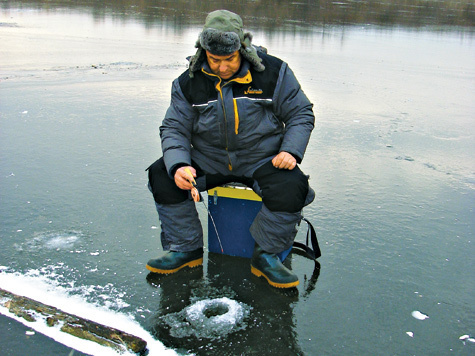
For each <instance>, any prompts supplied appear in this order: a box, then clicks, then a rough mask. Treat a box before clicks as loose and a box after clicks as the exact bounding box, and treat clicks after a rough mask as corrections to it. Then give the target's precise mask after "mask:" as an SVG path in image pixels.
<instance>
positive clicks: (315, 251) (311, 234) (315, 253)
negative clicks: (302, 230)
mask: <svg viewBox="0 0 475 356" xmlns="http://www.w3.org/2000/svg"><path fill="white" fill-rule="evenodd" d="M302 220H303V221H305V222H306V223H307V226H308V229H307V240H306V242H305V244H303V243H301V242H297V241H294V245H293V247H295V248H300V249H302V250H303V251H304V252H305V256H306V257H308V258H310V259H311V260H313V261H315V262H317V258H319V257H320V256H321V255H322V252H321V251H320V246H318V240H317V233H316V232H315V229H314V227H313V225H312V224H311V223H310V221H308V220H307V219H305V218H304V217H302ZM309 239H310V242H311V244H312V248H310V246H309V244H308V240H309Z"/></svg>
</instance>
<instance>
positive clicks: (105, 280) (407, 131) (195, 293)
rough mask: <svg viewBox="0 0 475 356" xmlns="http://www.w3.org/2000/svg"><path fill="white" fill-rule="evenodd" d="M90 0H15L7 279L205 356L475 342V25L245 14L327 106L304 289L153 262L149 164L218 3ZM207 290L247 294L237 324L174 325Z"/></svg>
mask: <svg viewBox="0 0 475 356" xmlns="http://www.w3.org/2000/svg"><path fill="white" fill-rule="evenodd" d="M86 3H87V5H84V6H77V7H76V6H72V5H69V4H68V2H65V1H64V2H61V1H57V2H55V4H57V5H58V6H49V7H47V6H46V5H44V4H43V2H41V1H37V2H34V1H32V2H24V3H23V4H21V6H20V4H19V3H16V2H8V1H2V2H1V4H2V7H1V9H0V41H1V43H2V46H1V49H0V63H1V65H0V157H1V160H0V199H1V205H0V219H1V226H0V241H1V244H2V248H1V249H0V266H1V267H0V288H3V289H7V290H10V291H12V292H15V291H18V292H19V293H20V292H23V293H25V294H28V293H30V295H29V296H30V297H33V298H34V297H35V296H38V297H39V298H40V297H41V298H44V299H45V300H44V301H45V302H48V300H49V301H50V302H51V303H53V304H55V306H57V307H63V308H68V307H69V308H71V309H72V310H73V311H74V310H76V311H78V312H80V313H81V316H83V317H89V318H94V317H96V318H97V319H98V321H99V322H103V323H109V324H111V323H112V324H113V326H115V327H117V328H119V329H120V328H122V329H126V330H131V331H133V332H136V333H139V334H141V335H142V336H143V337H144V338H146V339H147V340H149V342H150V347H151V349H150V350H151V354H153V352H155V354H156V353H158V352H159V351H158V350H162V345H161V343H163V344H164V345H165V346H164V347H167V348H169V349H171V350H169V352H170V353H171V354H173V353H174V352H173V351H172V350H175V351H176V352H178V353H183V354H186V353H195V354H197V355H241V354H242V355H254V354H255V355H276V354H280V355H370V354H378V355H396V354H397V355H409V354H411V355H412V354H414V355H435V354H439V355H440V354H455V355H473V354H474V352H475V344H474V343H473V342H472V341H470V340H473V337H475V308H474V303H473V300H474V299H473V298H474V295H475V293H474V292H475V280H474V277H473V272H474V257H473V256H474V252H475V249H474V247H473V243H474V241H473V239H474V231H475V215H474V208H475V159H474V157H475V100H474V93H475V66H474V63H475V37H474V32H473V30H471V28H463V27H447V26H445V25H440V24H436V25H437V26H436V27H433V26H409V25H408V24H404V26H398V25H393V24H392V25H391V26H376V25H369V24H364V23H363V24H353V25H348V24H347V25H338V24H334V23H332V24H321V23H316V24H312V23H309V21H308V19H305V18H298V17H295V18H294V17H290V18H289V20H288V21H277V22H276V23H275V26H272V22H271V21H270V20H269V18H266V17H264V15H262V14H260V13H258V15H257V17H256V16H254V17H253V16H251V14H248V15H246V16H244V15H243V19H244V23H245V27H246V30H248V31H251V32H252V33H253V34H254V41H253V42H254V43H255V44H258V45H263V46H265V47H267V48H268V50H269V53H270V54H273V55H275V56H278V57H280V58H282V59H284V60H285V61H286V62H288V63H289V65H290V67H291V68H292V69H293V70H294V72H295V73H296V75H297V78H298V79H299V81H300V83H301V85H302V87H303V89H304V91H305V92H306V94H307V95H308V97H309V98H310V100H311V101H312V102H313V103H314V104H315V113H316V119H317V123H316V127H315V130H314V131H313V134H312V138H311V141H310V144H309V147H308V149H307V153H306V157H305V159H304V161H303V163H302V164H301V168H302V170H303V171H304V172H306V173H307V174H309V175H310V177H311V178H310V184H311V186H312V187H313V188H314V189H315V191H316V193H317V198H316V200H315V202H314V203H313V204H312V205H310V206H309V207H307V208H306V209H305V210H304V215H305V216H306V218H308V219H309V220H310V221H311V222H312V223H313V224H314V226H315V227H316V230H317V235H318V237H319V242H320V247H321V249H322V257H321V258H320V259H319V262H320V264H321V269H320V270H314V269H313V263H312V262H311V261H309V260H307V259H305V258H303V257H301V256H299V255H297V254H292V255H291V264H292V269H293V270H294V271H296V273H297V275H298V276H299V278H300V281H301V284H300V286H299V287H298V291H297V292H296V293H290V292H283V291H278V290H274V289H272V288H270V287H269V286H268V285H267V284H266V283H265V282H263V281H262V280H259V279H256V278H254V277H253V276H252V275H251V273H250V267H249V261H248V260H245V259H239V258H232V257H223V256H219V255H209V256H208V254H206V256H205V257H206V258H205V263H204V266H203V268H198V269H194V270H188V271H183V273H180V274H177V275H172V276H167V277H153V276H150V275H148V271H147V270H146V269H145V263H146V262H147V261H148V259H150V258H152V257H154V256H157V255H158V254H159V253H161V251H160V243H159V236H160V228H159V225H158V218H157V215H156V212H155V209H154V203H153V199H152V196H151V194H150V193H149V191H148V190H147V188H146V183H147V176H146V174H145V171H144V170H145V168H147V167H148V165H149V164H150V163H152V162H153V161H154V160H155V159H157V158H158V157H160V156H161V150H160V142H159V136H158V127H159V125H160V123H161V120H162V118H163V116H164V113H165V110H166V109H167V106H168V103H169V100H170V88H171V82H172V80H173V79H174V78H175V77H177V76H178V75H179V74H180V73H181V72H183V71H184V70H185V69H186V60H185V58H186V57H187V56H189V55H191V54H193V53H194V47H193V46H194V43H195V40H196V38H197V35H198V33H199V31H200V29H201V25H202V23H203V21H204V18H205V16H206V12H207V11H208V9H207V8H206V9H200V8H197V6H196V5H190V6H191V9H190V12H189V13H187V12H186V11H185V9H186V6H185V5H184V3H183V2H180V1H178V2H177V3H176V5H175V6H176V7H175V8H174V7H173V6H174V5H171V4H168V3H167V5H166V6H165V5H164V7H163V9H162V8H157V9H156V10H154V11H149V12H145V10H144V9H143V8H142V7H140V6H127V5H124V7H117V8H115V7H113V6H112V7H107V6H105V7H101V6H100V3H102V2H99V1H90V2H86ZM141 3H142V2H141ZM255 3H257V2H253V1H249V4H255ZM264 3H267V2H264ZM343 3H346V1H343ZM383 3H384V2H383ZM296 6H297V5H296ZM228 8H229V9H231V10H234V11H236V12H238V13H239V12H240V10H241V9H240V8H239V7H237V6H236V7H234V8H233V7H232V6H230V7H228ZM205 10H206V11H205ZM277 10H279V7H277ZM277 10H275V11H277ZM404 11H405V10H404ZM291 15H292V16H296V15H295V14H293V13H291V14H290V15H289V16H291ZM299 16H303V15H302V14H301V13H300V15H299ZM269 17H271V16H269ZM251 24H252V26H251ZM198 210H199V212H200V216H201V217H202V221H203V222H204V221H206V219H207V213H206V211H205V210H204V207H203V206H202V205H201V206H200V205H199V206H198ZM204 228H205V230H206V225H205V226H204ZM205 232H206V231H205ZM304 238H305V229H304V228H302V231H301V232H299V235H298V237H297V239H299V240H303V239H304ZM208 300H220V301H224V302H225V303H227V304H226V305H228V306H229V307H230V308H231V307H232V308H237V309H233V310H235V311H236V313H241V314H242V315H241V314H239V315H240V316H242V318H241V319H240V321H239V325H238V326H237V327H234V328H231V329H230V330H229V332H221V331H220V332H219V333H218V337H213V336H212V335H211V336H210V334H209V333H207V332H205V331H203V330H201V331H197V330H196V329H193V326H192V324H190V325H188V324H186V325H188V326H189V327H188V329H186V328H185V329H183V332H182V333H179V332H176V330H174V329H173V325H179V326H181V327H183V325H184V324H180V323H178V324H176V323H175V324H173V323H174V321H179V320H178V319H179V318H178V319H176V320H175V319H174V318H175V317H176V316H180V315H182V314H180V313H186V312H187V311H189V310H190V306H191V307H193V306H194V305H195V304H196V303H197V302H200V301H208ZM0 309H1V308H0ZM3 309H4V308H3ZM3 309H2V310H3ZM2 310H0V311H2ZM191 310H193V309H191ZM3 312H5V310H3ZM426 316H428V318H427V317H426ZM182 319H183V318H182ZM180 322H183V320H181V321H180ZM185 322H186V321H185ZM2 325H3V326H5V325H4V324H3V323H0V328H2ZM185 331H186V332H185ZM0 334H4V330H2V331H1V332H0ZM463 335H468V336H469V338H470V340H469V338H462V339H460V337H462V336H463ZM2 337H4V336H2ZM35 337H38V335H34V336H30V337H29V339H28V338H25V337H23V338H20V339H19V340H23V339H25V341H23V342H19V344H18V345H17V348H16V349H15V350H16V351H12V353H11V354H12V355H16V354H27V353H28V352H27V351H28V347H29V345H31V342H32V341H31V340H32V339H34V338H35ZM26 339H28V340H30V341H28V340H26ZM155 339H156V340H159V341H160V342H158V341H157V343H154V341H153V340H155ZM64 342H65V343H67V342H68V341H64ZM39 345H41V342H40V343H39ZM69 347H73V348H75V349H76V350H80V351H82V352H84V353H90V354H101V353H102V351H95V349H94V347H93V346H91V345H88V344H86V345H82V344H81V345H76V344H70V345H69ZM39 349H40V351H41V346H40V347H39ZM17 352H18V353H17ZM160 352H162V351H160ZM45 354H46V353H45Z"/></svg>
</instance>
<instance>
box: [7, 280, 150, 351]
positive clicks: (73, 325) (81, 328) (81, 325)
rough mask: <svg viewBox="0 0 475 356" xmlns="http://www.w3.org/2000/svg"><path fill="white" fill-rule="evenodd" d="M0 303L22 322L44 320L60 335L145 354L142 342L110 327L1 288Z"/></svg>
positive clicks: (143, 341) (144, 343) (145, 344)
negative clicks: (61, 333)
mask: <svg viewBox="0 0 475 356" xmlns="http://www.w3.org/2000/svg"><path fill="white" fill-rule="evenodd" d="M5 299H6V301H5ZM0 300H2V303H3V305H4V306H5V307H6V308H8V310H9V311H10V312H11V313H13V314H15V315H17V316H19V317H21V318H23V319H25V320H26V321H29V322H33V321H37V319H38V318H40V319H45V320H46V324H47V325H48V326H54V325H60V330H61V331H63V332H66V333H68V334H70V335H73V336H76V337H79V338H81V339H85V340H90V341H94V342H96V343H98V344H100V345H103V346H108V347H111V348H113V349H115V350H117V351H119V352H123V351H125V350H126V349H128V350H130V351H132V352H135V353H140V354H144V353H145V352H146V347H147V342H146V341H145V340H143V339H141V338H139V337H137V336H134V335H131V334H128V333H126V332H123V331H121V330H118V329H115V328H112V327H110V326H105V325H102V324H99V323H96V322H94V321H91V320H88V319H84V318H81V317H79V316H76V315H73V314H69V313H66V312H64V311H62V310H60V309H57V308H55V307H52V306H49V305H46V304H43V303H40V302H37V301H35V300H33V299H30V298H26V297H22V296H19V295H16V294H14V293H10V292H8V291H6V290H4V289H1V288H0Z"/></svg>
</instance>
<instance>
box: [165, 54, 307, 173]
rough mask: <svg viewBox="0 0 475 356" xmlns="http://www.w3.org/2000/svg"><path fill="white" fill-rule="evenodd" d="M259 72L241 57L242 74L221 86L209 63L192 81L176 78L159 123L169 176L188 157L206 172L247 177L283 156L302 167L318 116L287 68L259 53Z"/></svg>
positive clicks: (195, 74) (284, 64)
mask: <svg viewBox="0 0 475 356" xmlns="http://www.w3.org/2000/svg"><path fill="white" fill-rule="evenodd" d="M259 57H260V58H261V59H262V64H263V65H264V66H265V70H264V71H256V70H254V68H253V67H252V66H251V65H250V63H249V62H248V61H247V60H245V59H244V58H243V59H242V64H241V68H240V70H239V72H238V73H237V74H236V75H235V76H234V77H233V78H231V79H229V80H227V81H223V80H222V79H221V78H220V77H219V76H217V75H215V74H213V73H212V71H211V70H210V68H209V66H208V64H207V62H206V61H204V63H203V65H202V67H201V71H196V72H195V73H194V75H193V77H192V78H190V75H189V70H187V71H185V72H184V73H183V74H182V75H181V76H180V77H178V78H177V79H175V80H174V82H173V85H172V93H171V104H170V107H169V108H168V110H167V112H166V115H165V118H164V120H163V122H162V125H161V126H160V136H161V141H162V151H163V157H164V161H165V165H166V168H167V171H168V174H169V175H170V177H172V174H173V172H174V169H175V168H176V167H178V166H180V165H191V161H192V160H193V161H194V162H195V163H196V164H197V165H198V166H199V167H200V168H201V169H202V170H204V171H205V172H208V173H210V174H223V175H234V176H245V177H251V176H252V173H253V172H254V171H255V170H256V169H257V168H258V167H260V166H261V165H262V164H264V163H265V162H267V161H269V160H270V159H272V158H273V157H274V156H275V155H276V154H278V153H279V152H281V151H286V152H288V153H291V154H292V155H293V156H294V157H295V158H296V159H297V161H298V162H299V163H300V162H301V161H302V159H303V157H304V153H305V149H306V147H307V144H308V141H309V138H310V133H311V131H312V129H313V127H314V121H315V117H314V114H313V111H312V107H313V105H312V104H311V103H310V101H309V100H308V98H307V97H306V95H305V94H304V92H303V91H302V89H301V87H300V84H299V82H298V81H297V79H296V78H295V76H294V74H293V72H292V71H291V69H290V68H289V67H288V65H287V64H286V63H285V62H283V61H282V60H280V59H278V58H276V57H273V56H270V55H267V54H265V53H259Z"/></svg>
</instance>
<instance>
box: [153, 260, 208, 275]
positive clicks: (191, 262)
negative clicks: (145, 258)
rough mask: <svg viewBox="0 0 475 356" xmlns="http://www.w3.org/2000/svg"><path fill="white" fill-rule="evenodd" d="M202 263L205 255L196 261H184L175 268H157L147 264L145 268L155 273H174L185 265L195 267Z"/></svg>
mask: <svg viewBox="0 0 475 356" xmlns="http://www.w3.org/2000/svg"><path fill="white" fill-rule="evenodd" d="M202 264H203V257H201V258H198V259H197V260H194V261H190V262H187V263H184V264H182V265H181V266H180V267H177V268H175V269H159V268H155V267H152V266H149V265H146V266H145V268H147V269H148V270H149V271H150V272H154V273H160V274H172V273H175V272H178V271H179V270H181V269H182V268H184V267H190V268H194V267H198V266H201V265H202Z"/></svg>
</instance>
